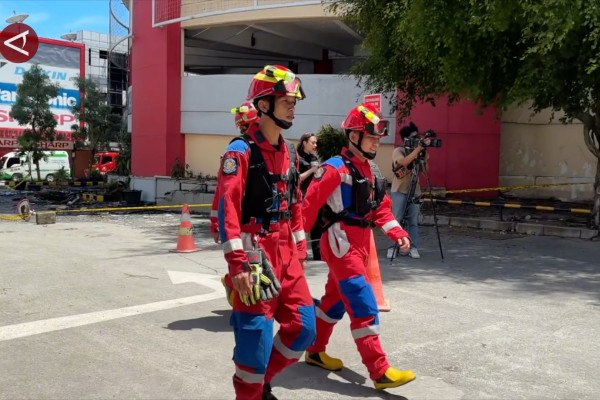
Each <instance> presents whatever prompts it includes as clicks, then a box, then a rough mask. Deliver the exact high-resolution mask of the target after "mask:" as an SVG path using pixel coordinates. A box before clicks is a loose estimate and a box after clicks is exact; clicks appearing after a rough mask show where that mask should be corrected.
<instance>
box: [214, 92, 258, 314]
mask: <svg viewBox="0 0 600 400" xmlns="http://www.w3.org/2000/svg"><path fill="white" fill-rule="evenodd" d="M231 113H232V114H234V115H235V117H234V121H235V126H236V127H237V128H238V129H239V130H240V135H243V134H245V133H246V131H247V130H248V128H249V127H250V125H252V124H254V123H258V121H259V120H260V117H259V116H258V111H256V108H254V104H252V102H250V101H246V102H244V103H243V104H242V105H241V106H239V107H236V108H232V109H231ZM219 197H220V196H219V188H218V186H217V188H216V190H215V197H214V200H213V204H212V208H211V210H210V233H211V234H212V237H213V239H214V241H215V243H221V239H220V236H219V218H218V216H219V214H218V213H219ZM221 283H222V284H223V287H224V288H225V296H226V297H227V302H228V303H229V305H230V306H233V295H234V293H233V283H231V277H230V276H229V274H225V276H224V277H222V278H221Z"/></svg>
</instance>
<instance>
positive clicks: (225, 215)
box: [218, 66, 316, 400]
mask: <svg viewBox="0 0 600 400" xmlns="http://www.w3.org/2000/svg"><path fill="white" fill-rule="evenodd" d="M304 97H305V96H304V91H303V90H302V86H301V82H300V80H299V79H298V78H296V77H295V75H294V74H293V73H292V72H291V71H290V70H288V69H287V68H284V67H281V66H266V67H265V68H264V69H263V70H262V71H260V72H259V73H258V74H256V75H255V76H254V78H253V79H252V82H251V84H250V88H249V91H248V100H250V101H252V103H253V104H254V106H255V107H256V109H257V110H258V112H259V116H260V117H261V119H260V121H259V123H258V124H252V125H251V126H250V128H249V129H248V131H246V135H245V139H242V137H240V138H236V139H237V140H236V139H234V140H233V141H232V142H231V143H230V145H229V147H228V148H227V150H226V152H225V154H224V155H223V161H222V164H221V169H220V171H219V187H218V190H219V200H218V201H219V208H218V219H219V233H220V236H221V238H220V239H221V242H222V243H223V252H224V254H225V259H226V260H227V263H228V266H229V275H230V276H231V281H232V284H233V288H234V290H235V292H236V293H237V294H238V295H236V296H234V302H233V313H232V316H231V325H232V326H233V331H234V336H235V343H236V346H235V349H234V352H233V353H234V354H233V361H234V364H235V375H234V376H233V386H234V388H235V392H236V396H237V398H238V399H244V400H254V399H261V398H262V399H271V400H272V399H276V397H275V396H274V395H273V393H272V392H271V381H272V379H273V377H274V376H275V375H277V374H278V373H280V372H281V371H283V369H285V368H286V367H288V366H289V365H291V364H293V363H295V362H297V361H298V359H299V358H300V357H301V356H302V354H303V352H304V350H305V349H306V348H307V347H308V346H309V345H310V344H311V343H313V341H314V339H315V335H316V328H315V319H316V317H315V308H314V302H313V299H312V297H311V295H310V291H309V288H308V284H307V282H306V278H305V276H304V263H305V262H306V239H305V235H304V226H303V224H302V214H301V212H302V210H301V203H300V201H301V196H302V194H301V192H300V189H299V187H298V184H297V170H298V162H297V157H296V163H295V165H294V166H292V164H291V161H290V160H291V159H292V155H295V152H294V153H292V150H291V149H293V145H291V144H290V143H289V142H287V141H285V140H284V139H283V137H282V135H281V131H282V130H284V129H288V128H290V127H291V126H292V122H293V119H294V112H295V106H296V101H297V100H299V99H303V98H304ZM255 151H257V152H258V153H256V152H255ZM256 155H259V156H260V157H261V158H262V161H263V162H262V164H259V165H257V164H256V163H255V161H252V160H253V159H254V160H255V156H256ZM250 166H252V167H253V168H249V167H250ZM259 166H260V168H258V167H259ZM265 166H266V169H263V168H264V167H265ZM260 171H264V172H265V173H268V174H269V176H267V177H265V176H264V175H260V174H259V173H260ZM292 172H293V173H292ZM257 174H259V175H258V176H257ZM248 181H249V182H250V183H249V184H247V182H248ZM268 181H270V182H268ZM265 185H266V186H265ZM265 188H266V189H267V193H266V198H263V197H265V194H264V191H265ZM291 189H293V190H291ZM253 248H254V249H258V248H260V249H263V250H264V253H265V254H266V257H267V258H268V260H269V261H270V263H271V264H272V266H273V270H274V273H275V275H276V276H277V278H278V279H279V281H280V283H281V289H280V291H279V295H278V296H277V297H275V298H274V299H273V300H270V301H264V300H263V301H261V300H260V298H259V299H258V301H256V302H255V303H254V301H248V299H252V298H253V293H254V286H253V285H255V284H256V279H253V274H254V270H253V269H251V268H252V265H253V264H252V263H251V262H250V259H249V257H248V255H249V254H250V253H251V252H248V253H247V252H246V251H245V250H252V249H253ZM259 280H260V278H259ZM273 320H276V321H277V322H278V323H279V332H278V333H277V334H276V335H275V337H273Z"/></svg>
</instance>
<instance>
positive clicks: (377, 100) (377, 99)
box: [365, 93, 383, 111]
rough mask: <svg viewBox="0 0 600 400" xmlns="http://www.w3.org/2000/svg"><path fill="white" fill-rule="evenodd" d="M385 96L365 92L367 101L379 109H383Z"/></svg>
mask: <svg viewBox="0 0 600 400" xmlns="http://www.w3.org/2000/svg"><path fill="white" fill-rule="evenodd" d="M382 102H383V96H382V95H381V93H378V94H365V103H367V104H372V105H373V106H374V107H375V108H376V109H377V110H378V111H381V104H382Z"/></svg>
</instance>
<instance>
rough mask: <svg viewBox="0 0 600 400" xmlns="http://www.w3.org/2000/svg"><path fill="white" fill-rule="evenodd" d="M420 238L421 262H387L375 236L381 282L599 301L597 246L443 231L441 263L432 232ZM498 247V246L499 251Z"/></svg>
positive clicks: (461, 230) (381, 243)
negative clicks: (474, 286) (503, 286)
mask: <svg viewBox="0 0 600 400" xmlns="http://www.w3.org/2000/svg"><path fill="white" fill-rule="evenodd" d="M421 232H422V235H421V243H422V245H421V246H420V248H419V250H420V252H421V258H420V259H411V258H409V257H399V258H397V259H394V260H393V262H390V260H389V259H387V258H386V251H387V247H388V246H389V245H390V244H391V241H390V240H389V239H387V238H386V237H382V236H381V235H379V234H377V235H376V241H377V247H378V255H379V263H380V269H381V274H382V277H383V280H384V282H385V281H410V280H424V279H431V278H436V277H441V276H443V277H444V278H445V279H451V280H453V281H455V282H457V283H466V282H468V281H480V282H489V283H493V282H503V283H510V284H512V290H513V291H515V292H527V293H531V294H544V295H546V294H550V293H565V294H568V293H579V294H583V295H586V296H589V297H591V298H594V299H596V300H600V263H598V259H600V246H598V244H597V243H594V242H591V241H586V240H581V239H566V238H560V237H551V236H544V237H536V236H523V235H516V234H506V233H501V232H487V231H482V230H476V229H468V228H443V229H440V234H441V241H442V246H443V252H444V261H442V260H441V257H440V252H439V247H438V242H437V237H436V235H435V230H434V228H433V227H425V228H421ZM498 241H501V245H500V246H499V245H498ZM492 242H494V243H493V245H491V244H492ZM595 305H599V304H598V303H596V304H595Z"/></svg>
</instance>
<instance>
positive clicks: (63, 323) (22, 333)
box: [0, 271, 224, 342]
mask: <svg viewBox="0 0 600 400" xmlns="http://www.w3.org/2000/svg"><path fill="white" fill-rule="evenodd" d="M167 272H168V273H169V278H171V282H173V284H179V283H186V282H194V283H198V284H200V285H203V286H208V287H209V288H211V289H213V291H212V292H210V293H206V294H201V295H198V296H190V297H182V298H179V299H173V300H165V301H157V302H155V303H148V304H141V305H138V306H131V307H124V308H117V309H114V310H105V311H97V312H92V313H87V314H78V315H70V316H67V317H58V318H50V319H44V320H40V321H32V322H24V323H22V324H15V325H7V326H1V327H0V342H2V341H5V340H11V339H18V338H22V337H26V336H32V335H38V334H40V333H47V332H54V331H59V330H62V329H68V328H75V327H78V326H83V325H90V324H96V323H98V322H104V321H110V320H113V319H118V318H124V317H131V316H135V315H141V314H146V313H151V312H154V311H163V310H168V309H170V308H176V307H181V306H187V305H190V304H196V303H202V302H205V301H210V300H214V299H218V298H223V297H224V294H223V289H222V286H221V283H220V282H218V280H216V279H215V278H218V277H215V276H214V275H206V274H199V273H193V272H179V271H167Z"/></svg>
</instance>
